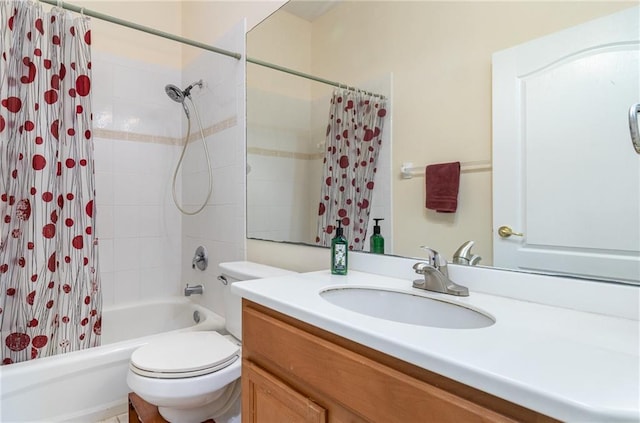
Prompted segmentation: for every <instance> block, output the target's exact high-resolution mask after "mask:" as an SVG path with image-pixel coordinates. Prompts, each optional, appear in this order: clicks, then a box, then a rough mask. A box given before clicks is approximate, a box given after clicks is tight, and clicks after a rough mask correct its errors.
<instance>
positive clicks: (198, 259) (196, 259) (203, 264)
mask: <svg viewBox="0 0 640 423" xmlns="http://www.w3.org/2000/svg"><path fill="white" fill-rule="evenodd" d="M208 264H209V257H208V255H207V249H206V248H204V247H203V246H202V245H201V246H199V247H198V248H197V249H196V253H195V255H194V256H193V259H192V260H191V268H192V269H195V268H196V267H197V268H198V269H200V270H205V269H206V268H207V265H208Z"/></svg>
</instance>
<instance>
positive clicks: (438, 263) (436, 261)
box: [420, 245, 447, 270]
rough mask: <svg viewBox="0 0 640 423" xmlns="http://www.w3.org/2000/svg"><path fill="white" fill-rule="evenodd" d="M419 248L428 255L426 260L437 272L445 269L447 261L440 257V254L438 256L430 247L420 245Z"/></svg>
mask: <svg viewBox="0 0 640 423" xmlns="http://www.w3.org/2000/svg"><path fill="white" fill-rule="evenodd" d="M420 248H421V249H423V250H424V251H426V252H427V253H428V254H429V256H428V260H429V264H430V265H431V266H433V267H435V268H436V269H438V270H441V268H444V269H446V267H447V260H446V259H445V258H444V257H442V254H440V253H439V252H437V251H436V250H434V249H433V248H431V247H427V246H426V245H421V246H420Z"/></svg>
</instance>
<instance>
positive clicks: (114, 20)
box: [38, 0, 384, 99]
mask: <svg viewBox="0 0 640 423" xmlns="http://www.w3.org/2000/svg"><path fill="white" fill-rule="evenodd" d="M38 1H39V2H41V3H47V4H50V5H52V6H57V7H61V8H63V9H65V10H71V11H72V12H76V13H80V14H82V15H85V16H91V17H92V18H96V19H100V20H102V21H107V22H111V23H113V24H116V25H120V26H124V27H127V28H131V29H135V30H138V31H141V32H146V33H147V34H151V35H156V36H158V37H161V38H166V39H169V40H172V41H177V42H179V43H182V44H187V45H190V46H193V47H198V48H201V49H203V50H208V51H212V52H214V53H218V54H222V55H224V56H229V57H233V58H234V59H238V60H240V59H242V55H241V54H240V53H234V52H232V51H228V50H224V49H221V48H217V47H214V46H211V45H208V44H204V43H201V42H198V41H194V40H190V39H188V38H184V37H180V36H177V35H173V34H170V33H168V32H164V31H159V30H157V29H153V28H149V27H147V26H143V25H139V24H137V23H134V22H130V21H125V20H123V19H119V18H116V17H114V16H110V15H106V14H104V13H100V12H96V11H94V10H90V9H87V8H84V7H80V6H76V5H74V4H70V3H66V2H63V1H58V0H38ZM246 60H247V62H248V63H253V64H255V65H259V66H263V67H266V68H270V69H274V70H277V71H280V72H284V73H288V74H291V75H295V76H299V77H301V78H305V79H310V80H312V81H316V82H321V83H323V84H327V85H332V86H334V87H338V88H345V89H347V90H351V91H361V92H363V93H365V94H368V95H372V96H374V97H379V98H382V99H384V96H383V95H381V94H376V93H372V92H369V91H364V90H360V89H358V88H355V87H351V86H349V85H346V84H341V83H339V82H335V81H330V80H328V79H324V78H320V77H317V76H314V75H310V74H307V73H303V72H298V71H296V70H293V69H289V68H285V67H283V66H279V65H274V64H273V63H269V62H265V61H263V60H259V59H253V58H251V57H247V58H246Z"/></svg>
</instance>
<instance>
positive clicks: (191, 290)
mask: <svg viewBox="0 0 640 423" xmlns="http://www.w3.org/2000/svg"><path fill="white" fill-rule="evenodd" d="M203 293H204V287H203V286H202V285H194V286H189V284H187V286H185V287H184V296H185V297H190V296H191V295H193V294H200V295H202V294H203Z"/></svg>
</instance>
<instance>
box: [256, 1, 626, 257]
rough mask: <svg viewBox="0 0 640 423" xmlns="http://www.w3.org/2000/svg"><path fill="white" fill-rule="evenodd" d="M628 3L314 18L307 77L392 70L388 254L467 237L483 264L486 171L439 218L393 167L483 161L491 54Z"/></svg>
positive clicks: (350, 79) (415, 7)
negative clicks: (391, 196) (391, 226)
mask: <svg viewBox="0 0 640 423" xmlns="http://www.w3.org/2000/svg"><path fill="white" fill-rule="evenodd" d="M635 4H637V3H636V2H611V1H606V2H605V1H603V2H583V1H581V2H575V1H568V2H558V1H551V2H535V1H534V2H522V1H500V2H431V1H417V2H402V3H401V4H398V2H394V1H383V2H366V3H364V5H365V6H366V7H362V6H363V3H362V2H345V3H343V4H341V5H339V6H338V7H336V8H335V9H333V10H331V11H330V12H329V13H328V14H327V15H325V16H324V17H322V18H320V19H319V20H317V21H315V22H314V24H313V29H312V50H313V54H312V63H311V73H312V74H314V75H317V76H321V77H323V78H327V79H330V80H336V81H340V82H344V83H347V84H351V85H358V83H359V82H361V81H366V80H368V79H373V78H376V77H379V76H380V75H382V74H384V73H385V72H392V73H393V81H394V85H393V99H392V104H393V106H392V114H393V160H394V163H393V166H394V169H393V175H395V176H394V177H395V179H394V182H393V191H394V204H393V206H394V236H395V245H394V251H395V253H396V254H399V255H404V256H419V255H421V253H420V250H419V246H420V245H425V244H426V245H429V246H431V247H434V248H436V249H438V250H440V251H441V252H442V253H443V254H444V255H445V256H447V257H448V258H451V255H452V254H453V252H454V251H455V249H456V248H457V247H458V246H459V245H460V244H462V243H463V242H464V241H467V240H469V239H473V240H475V241H476V247H475V249H476V253H478V254H480V255H481V256H483V257H484V259H483V262H482V264H491V261H492V260H491V259H492V244H491V238H492V208H491V207H492V198H491V175H490V173H489V172H484V173H483V172H480V173H468V174H463V175H462V176H461V186H460V194H459V208H458V212H457V213H455V214H441V213H435V212H433V211H427V210H426V209H425V206H424V202H425V194H424V191H425V190H424V183H425V181H424V178H423V177H415V178H413V179H411V180H402V179H400V177H399V173H400V165H401V163H402V162H404V161H411V162H413V163H414V165H416V166H422V165H426V164H429V163H438V162H443V161H455V160H459V161H462V162H465V161H477V160H490V159H491V55H492V53H493V52H495V51H499V50H502V49H505V48H508V47H511V46H514V45H517V44H519V43H522V42H525V41H527V40H530V39H533V38H536V37H540V36H543V35H545V34H549V33H552V32H555V31H558V30H560V29H563V28H566V27H568V26H572V25H576V24H579V23H581V22H585V21H587V20H590V19H593V18H596V17H598V16H602V15H606V14H609V13H613V12H615V11H617V10H620V9H623V8H626V7H631V6H633V5H635ZM356 9H357V10H358V12H357V13H352V12H353V11H355V10H356ZM354 16H355V17H354ZM292 38H293V37H292ZM286 48H288V47H286V46H281V49H282V50H284V49H286ZM254 54H257V53H254ZM266 59H267V60H269V61H273V60H270V59H268V58H266ZM276 63H277V62H276ZM254 244H255V245H256V247H255V248H261V247H260V246H259V245H258V244H259V243H257V242H256V243H253V242H250V243H249V246H250V248H249V255H250V256H251V255H252V248H253V247H252V246H253V245H254ZM278 247H279V246H277V245H275V244H274V248H273V249H272V251H273V254H274V257H275V256H279V255H280V254H279V252H278ZM308 253H309V254H310V255H311V256H316V257H317V259H318V260H322V258H321V257H319V255H318V254H317V253H316V252H315V251H313V250H309V251H308ZM260 258H261V259H262V260H263V261H264V254H261V256H260ZM324 264H325V266H328V262H327V263H324ZM292 265H295V263H292Z"/></svg>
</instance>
